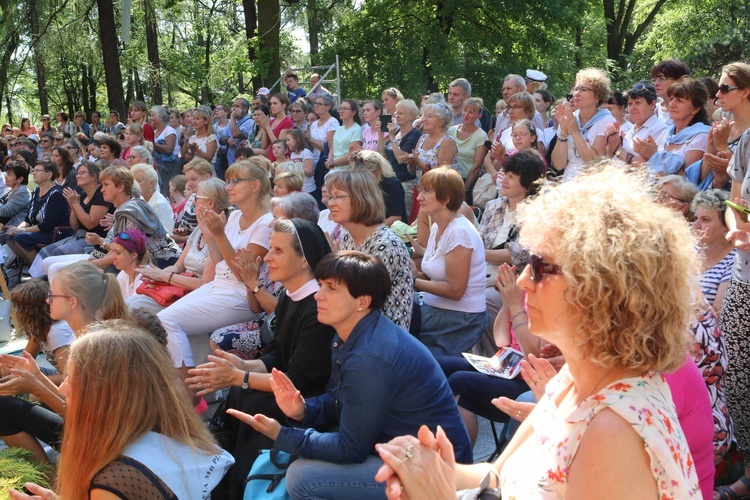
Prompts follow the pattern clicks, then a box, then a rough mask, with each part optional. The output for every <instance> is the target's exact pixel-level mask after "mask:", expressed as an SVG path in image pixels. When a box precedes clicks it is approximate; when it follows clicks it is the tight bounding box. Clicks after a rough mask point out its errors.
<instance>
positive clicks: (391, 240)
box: [341, 226, 414, 331]
mask: <svg viewBox="0 0 750 500" xmlns="http://www.w3.org/2000/svg"><path fill="white" fill-rule="evenodd" d="M341 250H356V251H358V252H362V253H366V254H367V255H372V256H374V257H378V258H379V259H380V260H381V261H383V264H385V267H386V269H388V275H389V276H390V277H391V283H392V288H391V293H390V294H388V297H387V298H386V299H385V305H384V306H383V314H385V315H386V316H387V317H388V318H390V319H391V321H393V322H394V323H396V324H397V325H398V326H400V327H401V328H403V329H404V330H406V331H409V325H410V324H411V308H412V293H413V292H414V288H413V287H412V279H411V276H412V274H411V259H410V258H409V251H408V250H407V249H406V245H404V242H403V241H401V238H399V237H398V236H397V235H396V233H394V232H393V230H391V228H389V227H388V226H380V227H378V228H377V229H376V230H375V232H374V233H372V234H371V235H370V237H369V238H367V239H366V240H365V241H364V242H362V244H361V245H357V244H356V243H354V238H352V236H351V235H350V234H349V233H345V234H344V236H343V237H342V239H341Z"/></svg>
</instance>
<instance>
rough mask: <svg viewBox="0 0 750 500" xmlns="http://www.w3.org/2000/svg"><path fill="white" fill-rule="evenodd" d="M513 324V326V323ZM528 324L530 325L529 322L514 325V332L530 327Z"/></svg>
mask: <svg viewBox="0 0 750 500" xmlns="http://www.w3.org/2000/svg"><path fill="white" fill-rule="evenodd" d="M511 324H512V323H511ZM528 324H529V322H528V321H523V322H521V323H518V324H517V325H513V329H514V330H518V329H519V328H521V327H522V326H526V325H528Z"/></svg>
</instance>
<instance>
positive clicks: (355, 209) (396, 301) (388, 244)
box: [326, 152, 413, 330]
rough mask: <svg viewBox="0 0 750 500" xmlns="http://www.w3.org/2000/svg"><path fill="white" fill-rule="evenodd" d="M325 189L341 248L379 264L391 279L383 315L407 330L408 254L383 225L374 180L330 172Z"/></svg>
mask: <svg viewBox="0 0 750 500" xmlns="http://www.w3.org/2000/svg"><path fill="white" fill-rule="evenodd" d="M360 153H364V152H360ZM372 154H376V153H372ZM326 188H327V189H328V192H329V197H328V207H329V209H330V210H331V216H330V217H331V219H332V220H333V222H335V223H337V224H341V227H343V228H344V229H346V232H345V234H344V236H343V237H342V240H341V249H342V250H356V251H359V252H364V253H366V254H368V255H373V256H375V257H378V258H379V259H380V260H382V261H383V263H384V264H385V266H386V268H387V269H388V274H389V276H390V277H391V293H390V294H389V295H388V297H387V299H386V301H385V305H384V309H383V312H384V313H385V315H386V317H388V318H390V319H391V320H393V322H394V323H396V324H397V325H399V326H400V327H401V328H403V329H405V330H408V329H409V326H410V324H411V316H412V304H413V302H412V291H413V288H412V273H411V265H410V262H409V251H408V250H407V248H406V245H404V243H403V241H401V238H399V237H398V236H397V235H396V233H394V232H393V230H392V229H391V228H389V227H388V226H386V225H385V224H384V222H385V205H384V202H383V194H382V192H381V190H380V188H379V186H378V183H377V181H376V180H375V177H374V176H373V175H372V174H371V173H370V172H368V171H366V170H364V169H361V168H357V169H349V170H334V171H332V172H330V173H329V174H328V175H327V176H326Z"/></svg>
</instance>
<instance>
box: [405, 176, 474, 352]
mask: <svg viewBox="0 0 750 500" xmlns="http://www.w3.org/2000/svg"><path fill="white" fill-rule="evenodd" d="M463 199H464V183H463V181H462V180H461V176H460V175H459V173H458V172H457V171H456V170H453V169H451V168H448V167H438V168H436V169H433V170H430V171H429V172H427V173H426V174H425V175H424V176H422V178H421V179H420V180H419V196H418V197H417V201H419V204H420V205H421V209H420V211H421V213H422V214H425V215H427V216H429V217H430V218H431V219H432V226H431V228H430V237H429V241H428V243H427V247H426V248H422V247H421V246H420V245H419V243H417V242H416V241H413V240H412V245H413V246H414V252H413V254H412V258H413V259H416V258H418V257H421V258H422V259H421V263H420V264H419V268H420V269H419V272H418V273H417V279H416V280H415V282H414V289H415V290H417V291H420V292H424V303H423V304H422V307H421V311H422V328H421V330H420V332H419V339H420V340H421V341H422V343H424V344H425V345H426V346H427V348H428V349H429V350H430V352H432V353H433V355H435V357H442V356H460V355H461V353H462V352H464V351H467V350H469V349H471V348H472V347H473V346H474V344H476V343H477V341H478V340H479V338H480V337H481V335H482V332H483V331H484V330H485V328H486V327H487V323H488V316H487V307H486V305H485V298H484V288H485V282H486V278H485V269H486V264H485V260H484V259H485V253H484V245H483V243H482V238H481V237H480V236H479V233H478V232H477V230H476V228H475V227H474V226H473V225H472V223H471V222H469V221H468V220H467V219H466V218H465V217H464V216H462V215H461V214H460V213H458V209H459V208H460V207H461V204H462V203H463Z"/></svg>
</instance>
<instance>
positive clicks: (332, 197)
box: [328, 194, 352, 203]
mask: <svg viewBox="0 0 750 500" xmlns="http://www.w3.org/2000/svg"><path fill="white" fill-rule="evenodd" d="M351 197H352V195H350V194H332V195H330V196H329V197H328V203H330V202H332V201H333V202H336V203H338V202H339V200H343V199H344V198H351Z"/></svg>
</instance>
